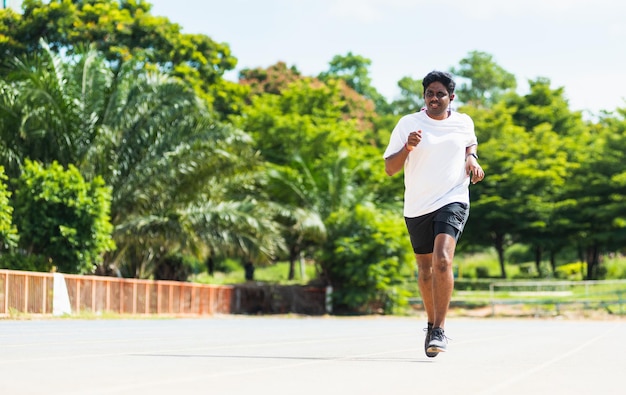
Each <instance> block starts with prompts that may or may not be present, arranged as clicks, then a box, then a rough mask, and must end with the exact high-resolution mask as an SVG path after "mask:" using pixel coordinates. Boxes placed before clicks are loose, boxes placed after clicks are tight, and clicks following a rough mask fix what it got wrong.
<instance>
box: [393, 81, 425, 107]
mask: <svg viewBox="0 0 626 395" xmlns="http://www.w3.org/2000/svg"><path fill="white" fill-rule="evenodd" d="M398 87H399V88H400V98H399V99H397V100H394V101H393V102H392V103H391V110H392V112H393V114H395V115H400V116H402V115H406V114H410V113H414V112H417V111H419V110H420V108H421V107H422V105H423V104H424V93H423V90H424V89H423V87H422V80H416V79H413V78H411V77H403V78H402V79H400V81H398Z"/></svg>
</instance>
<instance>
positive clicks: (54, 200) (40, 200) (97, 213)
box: [13, 160, 115, 274]
mask: <svg viewBox="0 0 626 395" xmlns="http://www.w3.org/2000/svg"><path fill="white" fill-rule="evenodd" d="M110 201H111V191H110V189H109V188H108V187H106V186H105V185H104V180H102V178H100V177H96V178H94V179H93V180H91V181H89V182H86V181H85V180H84V179H83V177H82V176H81V174H80V172H79V171H78V169H77V168H76V167H75V166H73V165H69V166H68V168H67V169H64V168H63V167H62V166H61V165H59V164H58V163H57V162H53V163H52V164H50V165H49V166H47V167H44V166H43V165H42V164H40V163H38V162H32V161H30V160H26V162H25V165H24V170H23V172H22V174H21V175H20V177H19V179H18V180H17V186H16V189H15V197H14V199H13V206H14V208H15V213H14V220H15V224H16V226H17V229H18V231H19V234H20V240H19V247H20V249H22V250H23V251H25V252H27V253H28V254H31V255H35V256H40V257H42V258H44V261H45V262H47V264H48V267H47V268H45V269H47V270H50V269H51V268H52V266H55V267H57V268H58V269H59V270H60V271H62V272H64V273H79V274H82V273H92V272H93V270H94V269H95V267H96V265H98V264H99V263H101V262H102V257H103V254H104V253H105V252H106V251H111V250H113V249H114V247H115V244H114V242H113V239H112V238H111V232H112V230H113V226H112V225H111V222H110V220H109V209H110Z"/></svg>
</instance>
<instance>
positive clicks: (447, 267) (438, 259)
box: [429, 233, 456, 328]
mask: <svg viewBox="0 0 626 395" xmlns="http://www.w3.org/2000/svg"><path fill="white" fill-rule="evenodd" d="M455 249H456V241H455V240H454V237H452V236H450V235H447V234H445V233H441V234H438V235H437V236H436V237H435V248H434V251H433V254H432V286H431V289H432V303H433V306H434V308H433V309H434V313H433V321H431V322H432V323H433V327H434V328H443V327H444V325H445V321H446V314H448V307H449V306H450V299H452V291H453V290H454V274H453V273H452V260H453V259H454V250H455ZM429 317H430V316H429Z"/></svg>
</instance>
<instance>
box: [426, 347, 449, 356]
mask: <svg viewBox="0 0 626 395" xmlns="http://www.w3.org/2000/svg"><path fill="white" fill-rule="evenodd" d="M440 352H446V349H445V348H441V347H437V346H429V347H428V348H427V349H426V355H428V353H433V354H435V355H437V354H438V353H440Z"/></svg>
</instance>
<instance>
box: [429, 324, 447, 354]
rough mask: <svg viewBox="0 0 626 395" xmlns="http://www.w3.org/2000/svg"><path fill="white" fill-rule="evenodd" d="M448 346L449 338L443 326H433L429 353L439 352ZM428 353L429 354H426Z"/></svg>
mask: <svg viewBox="0 0 626 395" xmlns="http://www.w3.org/2000/svg"><path fill="white" fill-rule="evenodd" d="M447 347H448V338H447V337H446V335H445V334H444V332H443V329H442V328H433V330H432V331H431V333H430V342H429V343H428V348H427V349H426V352H427V353H439V352H444V351H446V348H447ZM426 355H428V354H426Z"/></svg>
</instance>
